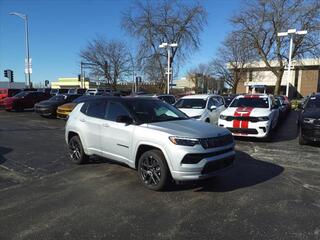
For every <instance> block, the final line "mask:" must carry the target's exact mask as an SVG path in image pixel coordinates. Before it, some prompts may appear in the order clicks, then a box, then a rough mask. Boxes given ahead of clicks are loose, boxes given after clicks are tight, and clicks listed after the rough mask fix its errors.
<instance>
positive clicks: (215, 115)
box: [174, 94, 225, 124]
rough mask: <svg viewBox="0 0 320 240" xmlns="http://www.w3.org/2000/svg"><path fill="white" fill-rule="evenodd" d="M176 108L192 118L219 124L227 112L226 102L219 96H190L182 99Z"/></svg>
mask: <svg viewBox="0 0 320 240" xmlns="http://www.w3.org/2000/svg"><path fill="white" fill-rule="evenodd" d="M174 106H175V107H176V108H178V109H179V110H180V111H182V112H184V113H185V114H187V115H188V116H189V117H191V118H195V119H197V120H200V121H204V122H207V123H212V124H217V123H218V119H219V115H220V113H221V112H222V111H223V110H225V101H224V99H223V97H221V96H219V95H213V94H209V95H189V96H185V97H182V98H180V99H179V100H178V101H177V102H176V104H175V105H174Z"/></svg>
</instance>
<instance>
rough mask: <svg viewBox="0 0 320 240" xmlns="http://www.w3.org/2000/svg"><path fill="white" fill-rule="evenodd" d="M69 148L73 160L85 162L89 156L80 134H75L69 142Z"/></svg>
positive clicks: (79, 162)
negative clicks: (84, 148)
mask: <svg viewBox="0 0 320 240" xmlns="http://www.w3.org/2000/svg"><path fill="white" fill-rule="evenodd" d="M68 148H69V158H70V159H71V161H72V162H74V163H76V164H82V163H85V162H86V161H87V160H88V158H89V156H88V155H86V154H85V153H84V151H83V147H82V143H81V141H80V138H79V137H78V136H73V137H72V138H71V139H70V141H69V144H68Z"/></svg>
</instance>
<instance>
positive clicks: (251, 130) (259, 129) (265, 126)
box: [218, 119, 271, 138]
mask: <svg viewBox="0 0 320 240" xmlns="http://www.w3.org/2000/svg"><path fill="white" fill-rule="evenodd" d="M218 126H220V127H224V128H227V129H228V130H229V131H230V132H231V133H232V135H233V136H243V137H256V138H264V137H267V136H268V134H269V131H270V128H271V121H270V120H269V121H261V122H249V124H248V128H234V127H233V121H226V120H222V119H219V122H218Z"/></svg>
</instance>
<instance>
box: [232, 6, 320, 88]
mask: <svg viewBox="0 0 320 240" xmlns="http://www.w3.org/2000/svg"><path fill="white" fill-rule="evenodd" d="M231 22H232V23H233V24H234V25H235V27H236V29H237V30H238V31H241V32H242V33H243V34H244V35H245V36H246V38H248V39H249V41H250V45H251V46H252V48H253V49H254V50H255V52H256V54H257V55H258V56H259V57H260V59H261V60H262V61H263V62H264V64H265V65H266V67H267V69H268V70H270V71H272V73H273V74H274V75H275V76H276V77H277V81H276V86H275V94H279V93H280V85H281V80H282V76H283V72H284V68H285V63H286V61H287V60H288V59H287V58H288V47H289V46H288V45H289V41H288V38H279V37H277V33H278V32H282V31H287V30H288V29H291V28H296V29H298V30H308V34H307V35H300V36H296V37H295V38H294V47H293V53H292V58H301V57H307V56H311V55H313V56H314V55H316V56H319V45H320V37H319V32H317V31H318V30H319V26H320V1H319V0H248V1H247V2H246V3H245V5H244V8H243V9H242V10H241V11H240V13H239V14H236V15H235V16H234V17H233V18H232V19H231ZM273 61H275V62H276V63H277V65H278V66H277V67H274V66H272V62H273Z"/></svg>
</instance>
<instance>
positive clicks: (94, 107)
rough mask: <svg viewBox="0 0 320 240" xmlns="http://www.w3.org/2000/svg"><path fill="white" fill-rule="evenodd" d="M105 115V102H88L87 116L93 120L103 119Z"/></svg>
mask: <svg viewBox="0 0 320 240" xmlns="http://www.w3.org/2000/svg"><path fill="white" fill-rule="evenodd" d="M105 114H106V102H105V101H93V102H88V107H87V115H88V116H90V117H95V118H104V116H105Z"/></svg>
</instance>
